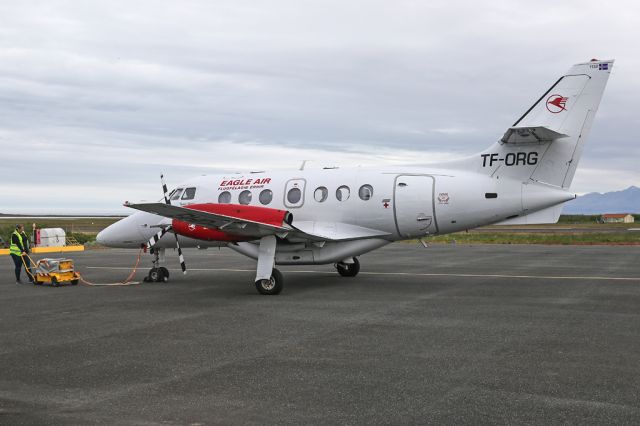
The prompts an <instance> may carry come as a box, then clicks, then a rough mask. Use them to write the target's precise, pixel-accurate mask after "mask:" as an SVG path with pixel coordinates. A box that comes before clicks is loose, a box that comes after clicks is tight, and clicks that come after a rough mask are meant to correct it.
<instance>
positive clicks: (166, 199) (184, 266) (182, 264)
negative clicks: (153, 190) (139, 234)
mask: <svg viewBox="0 0 640 426" xmlns="http://www.w3.org/2000/svg"><path fill="white" fill-rule="evenodd" d="M160 182H161V183H162V194H163V195H164V202H165V203H167V204H169V205H171V200H169V190H168V189H167V184H166V183H165V182H164V175H163V174H160ZM170 230H171V226H169V227H167V228H164V229H163V230H161V231H160V232H158V233H157V234H156V235H154V236H153V237H152V238H151V240H155V242H154V243H153V244H155V243H157V242H158V240H159V239H160V238H162V237H163V236H164V234H166V233H167V232H168V231H170ZM173 236H174V237H176V248H177V249H178V259H180V268H182V273H183V274H186V273H187V264H186V263H185V262H184V256H183V255H182V249H181V248H180V242H179V241H178V234H176V233H175V232H174V233H173ZM156 237H157V238H156ZM151 240H149V242H151Z"/></svg>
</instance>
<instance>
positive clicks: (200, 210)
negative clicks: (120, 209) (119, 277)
mask: <svg viewBox="0 0 640 426" xmlns="http://www.w3.org/2000/svg"><path fill="white" fill-rule="evenodd" d="M125 206H126V207H130V208H132V209H136V210H141V211H144V212H147V213H153V214H156V215H159V216H163V217H167V218H170V219H176V220H179V221H181V222H186V223H189V224H194V225H199V226H203V227H206V228H209V229H217V230H220V231H223V232H225V233H227V234H230V235H237V236H241V237H253V238H255V239H258V238H261V237H264V236H266V235H276V236H277V237H279V238H286V239H288V240H295V241H300V240H302V241H305V240H307V241H344V240H357V239H365V238H375V237H378V238H379V237H382V236H385V235H389V233H387V232H382V231H378V230H375V229H370V228H364V227H361V226H357V225H351V224H347V223H340V222H315V221H299V222H294V221H292V216H291V214H290V213H289V212H287V211H284V210H277V209H271V208H268V207H256V206H246V205H235V204H193V205H190V206H187V207H179V206H173V205H170V204H165V203H139V204H131V203H127V204H125Z"/></svg>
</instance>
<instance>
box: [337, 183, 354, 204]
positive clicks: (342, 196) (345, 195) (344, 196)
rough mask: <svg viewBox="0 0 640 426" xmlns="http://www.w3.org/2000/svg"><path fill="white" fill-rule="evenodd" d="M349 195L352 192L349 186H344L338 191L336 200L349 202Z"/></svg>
mask: <svg viewBox="0 0 640 426" xmlns="http://www.w3.org/2000/svg"><path fill="white" fill-rule="evenodd" d="M349 195H351V190H350V189H349V187H348V186H347V185H342V186H341V187H339V188H338V189H336V198H337V199H338V201H347V200H348V199H349Z"/></svg>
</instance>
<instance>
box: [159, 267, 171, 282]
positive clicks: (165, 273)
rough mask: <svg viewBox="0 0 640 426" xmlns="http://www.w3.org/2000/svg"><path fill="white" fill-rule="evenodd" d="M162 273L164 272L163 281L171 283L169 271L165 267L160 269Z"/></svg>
mask: <svg viewBox="0 0 640 426" xmlns="http://www.w3.org/2000/svg"><path fill="white" fill-rule="evenodd" d="M160 272H162V280H163V281H164V282H165V283H166V282H168V281H169V270H168V269H167V268H165V267H164V266H161V267H160Z"/></svg>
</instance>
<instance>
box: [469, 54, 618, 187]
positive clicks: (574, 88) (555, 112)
mask: <svg viewBox="0 0 640 426" xmlns="http://www.w3.org/2000/svg"><path fill="white" fill-rule="evenodd" d="M612 68H613V60H607V61H597V60H593V61H591V62H587V63H583V64H577V65H574V66H573V67H571V69H569V71H568V72H567V73H566V74H565V75H563V76H562V77H560V78H559V79H558V80H557V81H556V82H555V83H554V84H553V85H552V86H551V88H549V90H547V91H546V92H545V93H544V94H543V95H542V96H540V98H539V99H538V100H537V101H536V102H535V103H534V104H533V105H532V106H531V108H529V109H528V110H527V111H526V112H525V113H524V114H523V115H522V116H521V117H520V118H519V119H518V120H517V121H516V122H515V123H514V124H513V126H512V127H511V128H510V129H508V130H507V132H506V133H505V135H504V137H503V138H502V139H501V140H500V141H499V142H497V143H496V144H494V145H493V146H491V148H489V149H488V150H486V151H484V152H483V153H481V154H480V157H476V162H475V164H476V165H477V169H478V171H479V172H482V173H486V174H489V175H491V176H495V177H501V176H505V177H510V178H514V179H519V180H522V181H523V182H530V183H534V182H535V183H541V184H546V185H551V186H554V187H558V188H564V189H566V188H569V186H570V185H571V181H572V180H573V176H574V174H575V172H576V167H577V165H578V161H579V160H580V156H581V154H582V148H583V146H584V143H585V140H586V138H587V136H588V134H589V130H590V129H591V124H592V123H593V118H594V116H595V113H596V111H597V110H598V105H599V104H600V100H601V99H602V94H603V92H604V88H605V86H606V84H607V80H608V79H609V75H610V73H611V69H612Z"/></svg>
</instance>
